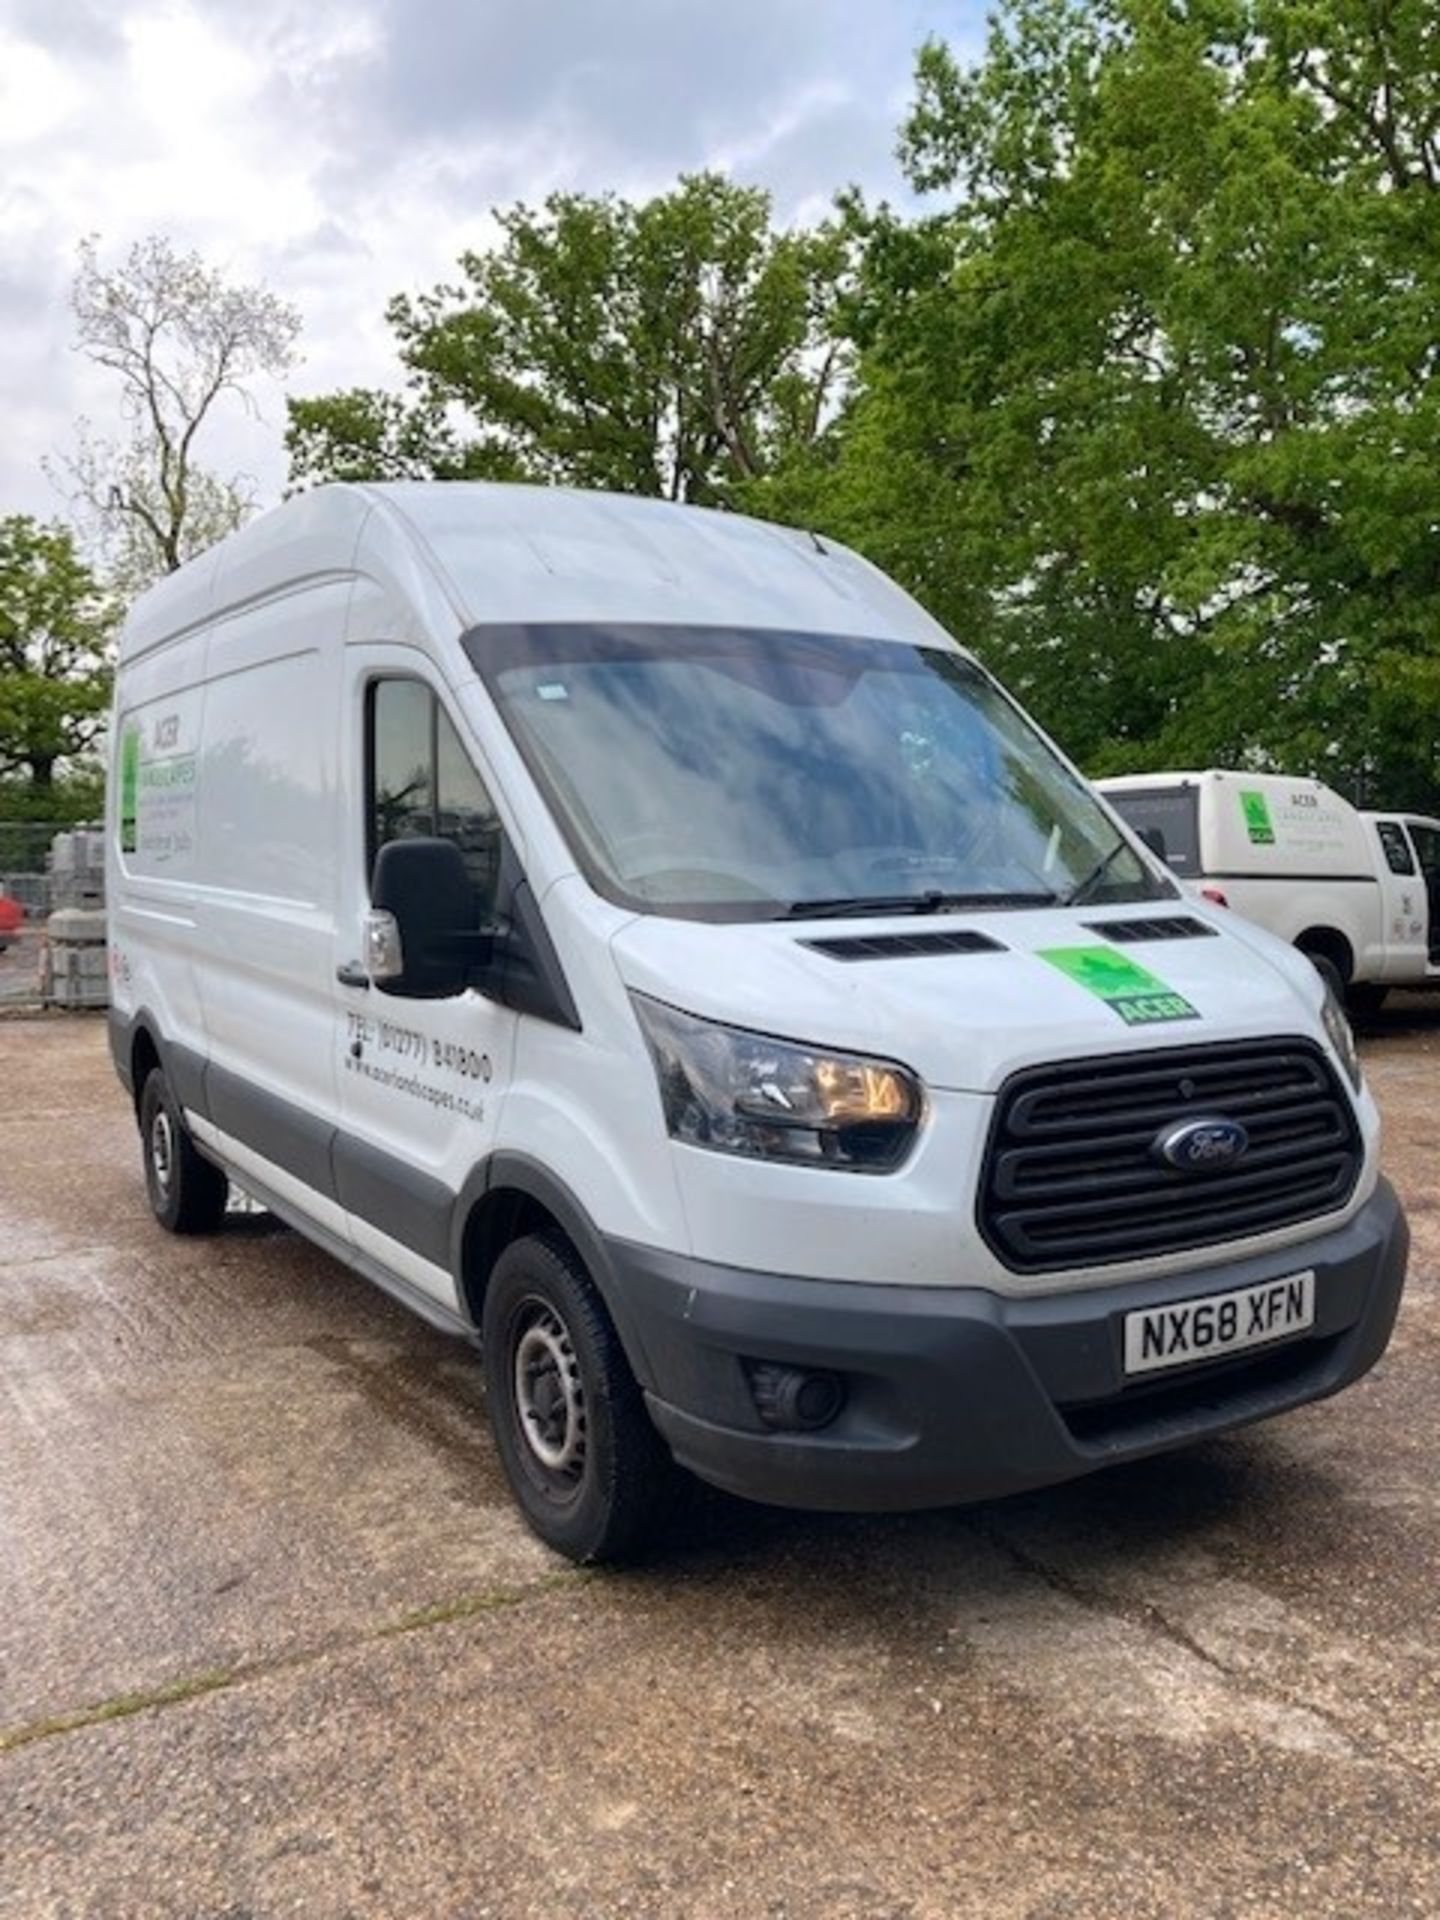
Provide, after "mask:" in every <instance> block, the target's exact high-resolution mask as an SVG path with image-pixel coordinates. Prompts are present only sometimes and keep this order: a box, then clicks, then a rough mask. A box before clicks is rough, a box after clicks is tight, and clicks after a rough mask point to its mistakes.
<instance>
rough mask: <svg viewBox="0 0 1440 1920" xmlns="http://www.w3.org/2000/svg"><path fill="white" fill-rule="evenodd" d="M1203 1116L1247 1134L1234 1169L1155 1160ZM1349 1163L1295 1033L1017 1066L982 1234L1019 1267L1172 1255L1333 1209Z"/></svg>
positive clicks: (1336, 1099)
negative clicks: (1160, 1147) (1173, 1136)
mask: <svg viewBox="0 0 1440 1920" xmlns="http://www.w3.org/2000/svg"><path fill="white" fill-rule="evenodd" d="M1211 1117H1223V1118H1225V1119H1227V1120H1238V1121H1239V1122H1240V1123H1241V1125H1242V1126H1243V1127H1244V1128H1245V1130H1246V1132H1247V1134H1248V1135H1249V1146H1248V1149H1247V1151H1246V1152H1245V1153H1244V1154H1243V1156H1242V1157H1241V1158H1240V1159H1239V1160H1238V1161H1236V1162H1235V1163H1234V1164H1233V1165H1232V1166H1230V1167H1228V1168H1226V1169H1224V1170H1223V1171H1214V1172H1204V1173H1196V1172H1193V1171H1191V1172H1181V1171H1179V1170H1178V1169H1177V1168H1175V1167H1172V1166H1170V1165H1169V1164H1167V1163H1166V1162H1165V1161H1164V1160H1163V1159H1162V1158H1161V1157H1160V1155H1159V1153H1158V1151H1157V1147H1156V1143H1157V1141H1158V1140H1159V1138H1160V1137H1161V1136H1162V1135H1163V1134H1164V1133H1165V1132H1166V1131H1167V1130H1168V1129H1169V1128H1171V1127H1173V1126H1175V1125H1177V1124H1180V1123H1183V1122H1184V1121H1186V1120H1198V1119H1201V1118H1211ZM1362 1158H1363V1150H1362V1146H1361V1141H1360V1134H1359V1129H1358V1127H1357V1126H1356V1123H1355V1113H1354V1109H1353V1107H1352V1106H1351V1103H1350V1101H1349V1099H1348V1098H1347V1096H1346V1094H1345V1091H1344V1088H1343V1087H1342V1086H1341V1084H1340V1082H1339V1079H1338V1078H1337V1076H1336V1074H1335V1071H1334V1069H1333V1067H1332V1066H1331V1065H1330V1062H1329V1061H1328V1060H1327V1059H1326V1057H1325V1055H1324V1054H1323V1053H1322V1052H1321V1051H1320V1049H1319V1047H1317V1046H1316V1045H1314V1044H1313V1043H1312V1042H1311V1041H1308V1040H1300V1039H1294V1040H1260V1041H1249V1042H1235V1043H1230V1044H1225V1045H1220V1046H1206V1047H1173V1048H1167V1049H1165V1050H1164V1051H1162V1052H1156V1053H1146V1054H1139V1055H1134V1054H1131V1055H1123V1056H1111V1057H1109V1058H1105V1059H1099V1060H1076V1061H1067V1062H1065V1063H1064V1064H1063V1065H1056V1066H1047V1067H1035V1068H1028V1069H1026V1070H1025V1071H1024V1072H1022V1073H1017V1074H1014V1075H1012V1077H1011V1078H1010V1079H1009V1080H1007V1081H1006V1082H1005V1085H1004V1086H1003V1087H1002V1088H1001V1089H1000V1094H999V1097H998V1099H997V1102H996V1110H995V1118H994V1121H993V1123H992V1125H991V1131H990V1140H989V1145H988V1147H987V1149H986V1157H985V1169H984V1174H983V1177H982V1181H981V1193H980V1204H979V1210H978V1212H979V1224H980V1230H981V1232H982V1234H983V1235H984V1237H985V1240H986V1243H987V1244H988V1245H989V1246H990V1248H991V1249H992V1250H993V1251H994V1252H995V1253H996V1254H997V1255H998V1256H999V1258H1000V1259H1001V1260H1002V1261H1004V1263H1005V1265H1006V1266H1007V1267H1009V1268H1011V1269H1012V1270H1013V1271H1015V1272H1017V1273H1047V1272H1054V1271H1056V1270H1058V1269H1060V1268H1066V1267H1090V1266H1106V1265H1109V1264H1111V1263H1114V1262H1118V1261H1124V1260H1140V1259H1143V1258H1145V1257H1146V1256H1147V1255H1156V1254H1167V1253H1180V1252H1184V1251H1187V1250H1189V1249H1191V1248H1194V1247H1207V1246H1213V1245H1216V1244H1217V1243H1219V1242H1221V1241H1227V1240H1239V1239H1243V1238H1245V1237H1246V1236H1247V1235H1251V1234H1257V1233H1268V1232H1271V1231H1272V1230H1274V1229H1275V1228H1278V1227H1288V1226H1293V1225H1294V1224H1295V1223H1296V1222H1297V1221H1301V1220H1309V1219H1312V1218H1314V1217H1315V1216H1317V1215H1320V1214H1326V1213H1333V1212H1334V1211H1335V1210H1336V1209H1337V1208H1340V1207H1343V1206H1344V1205H1345V1203H1346V1202H1347V1201H1348V1200H1349V1198H1350V1196H1351V1194H1352V1193H1353V1192H1354V1191H1355V1186H1356V1182H1357V1181H1358V1180H1359V1177H1360V1168H1361V1162H1362Z"/></svg>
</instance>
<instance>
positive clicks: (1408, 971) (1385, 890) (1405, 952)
mask: <svg viewBox="0 0 1440 1920" xmlns="http://www.w3.org/2000/svg"><path fill="white" fill-rule="evenodd" d="M1373 827H1374V832H1375V835H1376V838H1377V840H1378V842H1379V859H1378V861H1377V869H1378V872H1379V875H1380V889H1381V899H1382V901H1383V902H1384V908H1383V921H1382V925H1383V928H1384V935H1385V969H1384V976H1383V977H1384V979H1385V980H1386V981H1388V982H1391V983H1394V984H1400V983H1401V982H1403V981H1406V980H1419V979H1423V978H1424V975H1425V971H1426V967H1427V961H1428V954H1427V939H1428V936H1427V920H1428V921H1430V923H1431V924H1432V925H1433V916H1431V915H1430V914H1429V913H1428V912H1427V905H1426V898H1425V875H1424V873H1423V871H1422V869H1421V865H1420V860H1419V855H1418V852H1417V846H1416V843H1415V840H1414V834H1415V823H1414V822H1411V823H1410V827H1409V831H1407V829H1406V823H1405V821H1403V820H1400V819H1397V818H1390V819H1385V818H1380V819H1376V820H1375V821H1374V822H1373Z"/></svg>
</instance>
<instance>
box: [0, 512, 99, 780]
mask: <svg viewBox="0 0 1440 1920" xmlns="http://www.w3.org/2000/svg"><path fill="white" fill-rule="evenodd" d="M114 620H115V608H114V605H113V603H112V602H111V601H110V600H109V599H108V598H107V597H106V596H105V595H104V594H103V593H102V592H101V590H100V587H99V583H98V582H97V581H96V578H95V575H94V574H93V572H92V571H91V569H90V568H89V567H88V566H87V565H86V563H85V562H84V561H83V560H82V559H81V558H80V556H79V554H78V553H77V552H76V549H75V541H74V538H73V536H72V535H71V533H70V532H69V530H68V529H67V528H65V527H61V526H42V525H41V524H40V523H39V522H38V521H36V520H33V519H31V518H30V517H29V515H27V514H12V515H10V516H9V517H8V518H5V519H0V782H5V783H6V787H7V791H9V792H12V793H14V792H15V791H17V790H16V789H15V788H14V786H13V784H11V783H13V782H14V780H16V779H17V778H18V779H20V780H22V781H23V782H24V783H25V784H24V786H23V787H21V788H20V789H18V791H19V793H20V794H21V795H22V796H24V795H25V794H26V793H27V792H28V796H29V797H30V798H31V799H33V800H35V801H36V802H37V803H40V804H44V805H46V806H48V805H49V800H48V799H47V796H49V795H51V794H52V793H53V790H54V787H55V781H56V773H57V769H61V770H63V769H64V768H65V765H66V763H67V762H74V761H75V760H76V759H77V758H83V756H84V755H85V754H86V753H87V752H88V751H89V749H90V748H91V746H92V745H93V744H94V742H95V740H96V738H97V736H98V735H99V733H100V732H101V730H102V729H103V727H104V725H105V718H106V712H107V709H108V706H109V699H110V667H109V637H110V633H111V630H112V628H113V625H114Z"/></svg>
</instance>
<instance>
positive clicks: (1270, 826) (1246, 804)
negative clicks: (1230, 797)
mask: <svg viewBox="0 0 1440 1920" xmlns="http://www.w3.org/2000/svg"><path fill="white" fill-rule="evenodd" d="M1240 811H1241V812H1242V813H1243V814H1244V816H1245V831H1246V833H1248V834H1249V836H1250V843H1251V845H1252V846H1256V847H1273V846H1274V844H1275V825H1274V822H1273V821H1272V820H1271V818H1270V802H1269V801H1268V800H1267V799H1266V798H1265V796H1264V794H1263V793H1259V792H1257V791H1256V790H1255V789H1254V788H1253V787H1250V788H1242V789H1241V792H1240Z"/></svg>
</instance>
